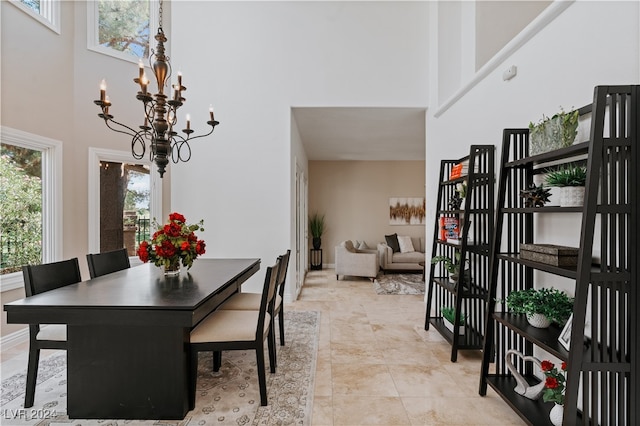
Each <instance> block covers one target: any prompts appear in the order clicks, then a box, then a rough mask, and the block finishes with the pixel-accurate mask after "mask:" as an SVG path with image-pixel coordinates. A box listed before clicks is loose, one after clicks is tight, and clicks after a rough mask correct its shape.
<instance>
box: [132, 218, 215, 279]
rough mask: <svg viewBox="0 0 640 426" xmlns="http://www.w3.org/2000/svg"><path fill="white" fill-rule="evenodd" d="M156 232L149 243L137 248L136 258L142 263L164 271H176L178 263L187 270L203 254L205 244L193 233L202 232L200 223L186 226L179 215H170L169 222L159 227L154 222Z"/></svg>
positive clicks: (184, 220) (202, 222) (144, 242)
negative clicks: (148, 263) (162, 267)
mask: <svg viewBox="0 0 640 426" xmlns="http://www.w3.org/2000/svg"><path fill="white" fill-rule="evenodd" d="M153 224H154V226H156V227H157V229H158V230H157V231H156V232H155V233H154V234H153V237H152V238H151V243H148V242H147V241H143V242H141V243H140V247H139V248H138V252H137V254H138V257H139V258H140V260H142V261H143V262H145V263H147V262H149V261H151V262H153V263H154V264H155V265H156V266H164V268H165V270H166V271H172V270H178V269H179V267H180V261H182V265H184V266H186V267H187V269H189V268H191V265H192V264H193V261H194V260H195V259H196V258H197V257H198V256H200V255H201V254H204V252H205V243H204V241H203V240H198V237H196V234H194V232H195V231H204V228H203V227H202V225H203V224H204V221H202V220H201V221H200V222H198V223H196V224H195V225H187V220H186V219H185V217H184V216H183V215H181V214H180V213H171V214H170V215H169V222H167V223H166V224H165V225H163V226H159V225H158V223H157V222H156V221H155V219H154V222H153Z"/></svg>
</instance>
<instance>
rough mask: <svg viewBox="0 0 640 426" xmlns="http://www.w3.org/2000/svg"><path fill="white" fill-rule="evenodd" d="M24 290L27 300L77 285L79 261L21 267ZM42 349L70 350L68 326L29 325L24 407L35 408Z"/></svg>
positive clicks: (70, 260) (72, 260) (75, 258)
mask: <svg viewBox="0 0 640 426" xmlns="http://www.w3.org/2000/svg"><path fill="white" fill-rule="evenodd" d="M22 276H23V277H24V289H25V294H26V296H27V297H31V296H35V295H36V294H40V293H44V292H46V291H49V290H54V289H56V288H60V287H64V286H66V285H70V284H75V283H78V282H80V281H82V278H81V276H80V265H79V264H78V258H77V257H74V258H73V259H69V260H63V261H62V262H53V263H45V264H43V265H25V266H23V267H22ZM40 349H65V350H66V349H67V326H66V325H64V324H48V325H46V326H45V327H42V328H40V324H29V361H28V364H27V390H26V393H25V397H24V407H25V408H29V407H32V406H33V399H34V397H35V393H36V379H37V376H38V362H39V361H40Z"/></svg>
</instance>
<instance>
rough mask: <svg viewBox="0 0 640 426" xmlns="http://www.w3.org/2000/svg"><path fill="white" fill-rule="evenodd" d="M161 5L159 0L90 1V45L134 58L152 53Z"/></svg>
mask: <svg viewBox="0 0 640 426" xmlns="http://www.w3.org/2000/svg"><path fill="white" fill-rule="evenodd" d="M157 8H158V3H157V1H150V0H125V1H123V0H97V1H91V2H87V14H88V24H87V31H88V37H87V43H88V46H87V47H88V48H89V49H91V50H94V51H96V52H100V53H104V54H107V55H111V56H115V57H118V58H120V59H125V60H128V61H134V62H137V61H138V60H139V59H140V58H147V57H149V49H150V45H151V40H153V36H155V31H156V28H157V26H158V24H157V22H156V19H155V16H156V15H157V13H156V11H157Z"/></svg>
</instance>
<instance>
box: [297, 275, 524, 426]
mask: <svg viewBox="0 0 640 426" xmlns="http://www.w3.org/2000/svg"><path fill="white" fill-rule="evenodd" d="M423 297H424V296H412V295H398V296H396V295H377V294H376V293H375V291H374V290H373V286H372V284H371V282H370V281H369V280H367V279H359V278H353V279H348V280H343V279H340V281H337V280H336V276H335V274H334V271H333V270H322V271H311V272H309V273H308V274H307V278H306V280H305V284H304V286H303V288H302V292H301V294H300V297H299V298H298V300H297V301H295V302H294V303H292V304H290V305H288V306H285V309H287V308H289V309H292V310H317V311H320V312H321V326H320V344H319V350H318V364H317V370H316V385H315V391H314V400H313V419H312V424H313V425H314V426H321V425H341V426H342V425H354V426H355V425H522V424H524V423H523V422H522V421H521V420H520V418H519V417H518V416H517V415H516V414H515V413H514V412H513V411H512V410H511V409H510V408H509V407H508V406H507V404H506V403H504V402H503V401H502V399H500V397H498V396H497V395H496V394H495V393H493V391H491V390H489V391H488V394H487V396H485V397H481V396H479V395H478V383H479V372H480V362H481V353H480V351H461V352H460V353H459V355H458V362H456V363H452V362H451V361H450V356H451V346H450V345H449V344H448V343H447V342H446V341H445V340H444V339H443V338H442V337H441V336H440V334H439V333H438V332H437V331H435V330H433V329H431V330H429V331H425V330H424V327H423V326H424V301H423Z"/></svg>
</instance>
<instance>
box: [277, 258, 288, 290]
mask: <svg viewBox="0 0 640 426" xmlns="http://www.w3.org/2000/svg"><path fill="white" fill-rule="evenodd" d="M290 256H291V250H287V252H286V253H285V254H283V255H282V256H280V270H279V271H278V284H277V285H278V294H279V295H280V297H282V298H283V300H284V283H285V281H287V270H288V269H289V257H290Z"/></svg>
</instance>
